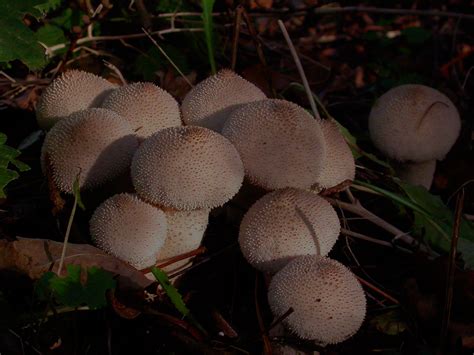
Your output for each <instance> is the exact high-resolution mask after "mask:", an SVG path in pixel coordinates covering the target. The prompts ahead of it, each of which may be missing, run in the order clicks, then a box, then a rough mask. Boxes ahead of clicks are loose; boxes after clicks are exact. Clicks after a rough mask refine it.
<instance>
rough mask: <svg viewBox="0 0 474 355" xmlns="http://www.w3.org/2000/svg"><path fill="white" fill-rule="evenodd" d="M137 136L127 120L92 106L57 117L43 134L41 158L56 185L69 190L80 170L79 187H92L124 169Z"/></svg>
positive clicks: (130, 157)
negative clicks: (55, 121)
mask: <svg viewBox="0 0 474 355" xmlns="http://www.w3.org/2000/svg"><path fill="white" fill-rule="evenodd" d="M137 147H138V140H137V138H136V136H135V135H134V134H133V131H132V128H131V127H130V124H129V123H128V122H127V121H126V120H125V119H123V118H122V117H120V116H119V115H117V114H116V113H115V112H113V111H110V110H106V109H103V108H91V109H87V110H83V111H79V112H76V113H73V114H72V115H70V116H69V117H67V118H65V119H63V120H61V121H59V122H58V123H57V124H56V125H55V126H54V127H53V128H52V129H51V131H49V132H48V134H47V135H46V139H45V141H44V144H43V149H42V158H43V166H45V162H44V158H45V157H46V156H47V157H48V162H49V167H50V169H51V174H52V177H53V180H54V182H55V183H56V186H57V187H58V188H59V189H60V190H61V191H63V192H68V193H72V187H73V183H74V181H75V179H76V176H77V175H78V174H79V173H80V179H79V182H80V187H81V188H83V189H86V190H87V189H92V188H95V187H97V186H99V185H101V184H103V183H105V182H106V181H108V180H110V179H112V178H114V177H116V176H118V175H120V174H121V173H123V172H124V171H126V170H127V169H128V168H129V166H130V163H131V160H132V157H133V154H134V152H135V150H136V149H137Z"/></svg>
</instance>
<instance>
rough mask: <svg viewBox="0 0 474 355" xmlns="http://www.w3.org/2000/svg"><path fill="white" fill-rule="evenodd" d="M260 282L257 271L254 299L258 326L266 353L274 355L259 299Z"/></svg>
mask: <svg viewBox="0 0 474 355" xmlns="http://www.w3.org/2000/svg"><path fill="white" fill-rule="evenodd" d="M258 283H259V277H258V272H256V273H255V288H254V295H253V296H254V300H255V312H256V313H257V320H258V326H259V328H260V334H261V336H262V339H263V352H264V354H266V355H272V345H271V343H270V339H269V338H268V334H267V332H265V324H264V322H263V318H262V312H261V309H260V302H259V301H258Z"/></svg>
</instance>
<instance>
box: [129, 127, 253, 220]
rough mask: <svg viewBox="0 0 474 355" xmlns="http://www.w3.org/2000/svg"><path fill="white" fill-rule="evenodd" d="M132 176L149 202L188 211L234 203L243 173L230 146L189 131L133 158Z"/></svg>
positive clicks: (153, 141) (168, 134) (170, 134)
mask: <svg viewBox="0 0 474 355" xmlns="http://www.w3.org/2000/svg"><path fill="white" fill-rule="evenodd" d="M131 174H132V181H133V185H134V186H135V189H136V191H137V193H138V195H139V196H140V197H141V198H143V199H144V200H146V201H148V202H150V203H152V204H154V205H158V206H163V207H167V208H172V209H177V210H186V211H188V210H194V209H211V208H214V207H218V206H221V205H223V204H224V203H225V202H227V201H228V200H230V199H231V198H232V197H233V196H234V195H235V194H236V193H237V191H239V189H240V186H241V185H242V181H243V178H244V169H243V165H242V160H241V159H240V156H239V153H238V152H237V150H236V149H235V148H234V146H233V145H232V144H231V143H230V142H229V140H227V139H226V138H225V137H223V136H222V135H220V134H218V133H216V132H214V131H211V130H210V129H207V128H203V127H197V126H187V127H171V128H166V129H163V130H161V131H159V132H157V133H155V134H153V135H152V136H151V137H149V138H147V139H146V140H145V141H144V142H143V143H142V144H141V146H140V147H139V148H138V150H137V152H136V153H135V155H134V157H133V161H132V167H131Z"/></svg>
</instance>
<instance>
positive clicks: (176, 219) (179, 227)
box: [157, 210, 209, 272]
mask: <svg viewBox="0 0 474 355" xmlns="http://www.w3.org/2000/svg"><path fill="white" fill-rule="evenodd" d="M165 213H166V219H167V221H168V233H167V236H166V241H165V244H164V245H163V247H162V248H161V249H160V251H159V252H158V256H157V259H158V261H157V263H158V264H160V263H163V262H166V261H167V260H169V259H171V258H173V257H175V256H178V255H181V254H184V253H187V252H190V251H192V250H194V249H197V248H198V247H199V245H200V244H201V241H202V238H203V236H204V232H205V231H206V228H207V223H208V220H209V210H195V211H166V212H165ZM187 262H188V261H187V260H182V261H178V262H175V263H173V264H172V265H169V266H165V267H164V268H163V269H164V270H165V271H166V272H169V271H172V270H177V269H179V268H180V267H181V266H183V265H185V264H186V263H187Z"/></svg>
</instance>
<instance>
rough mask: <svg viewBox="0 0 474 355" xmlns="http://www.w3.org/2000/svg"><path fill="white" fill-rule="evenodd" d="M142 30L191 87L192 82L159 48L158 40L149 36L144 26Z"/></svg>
mask: <svg viewBox="0 0 474 355" xmlns="http://www.w3.org/2000/svg"><path fill="white" fill-rule="evenodd" d="M142 31H143V32H144V33H145V35H146V36H147V37H148V38H149V39H150V41H151V42H152V43H153V44H154V45H155V46H156V48H158V50H159V51H160V52H161V54H163V55H164V56H165V58H166V59H167V60H168V62H170V63H171V65H172V66H173V68H175V69H176V71H177V72H178V73H179V75H181V77H182V78H183V79H184V81H186V83H187V84H188V85H189V86H190V87H191V88H192V87H193V84H191V82H190V81H189V79H188V78H187V77H186V75H184V73H183V72H182V71H181V70H180V69H179V68H178V66H177V65H176V64H175V63H174V62H173V61H172V60H171V58H170V57H169V56H168V54H166V52H165V51H164V50H163V48H161V46H160V45H159V44H158V42H156V41H155V39H154V38H153V37H152V36H151V34H150V33H149V32H148V31H147V30H146V29H144V28H142Z"/></svg>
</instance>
